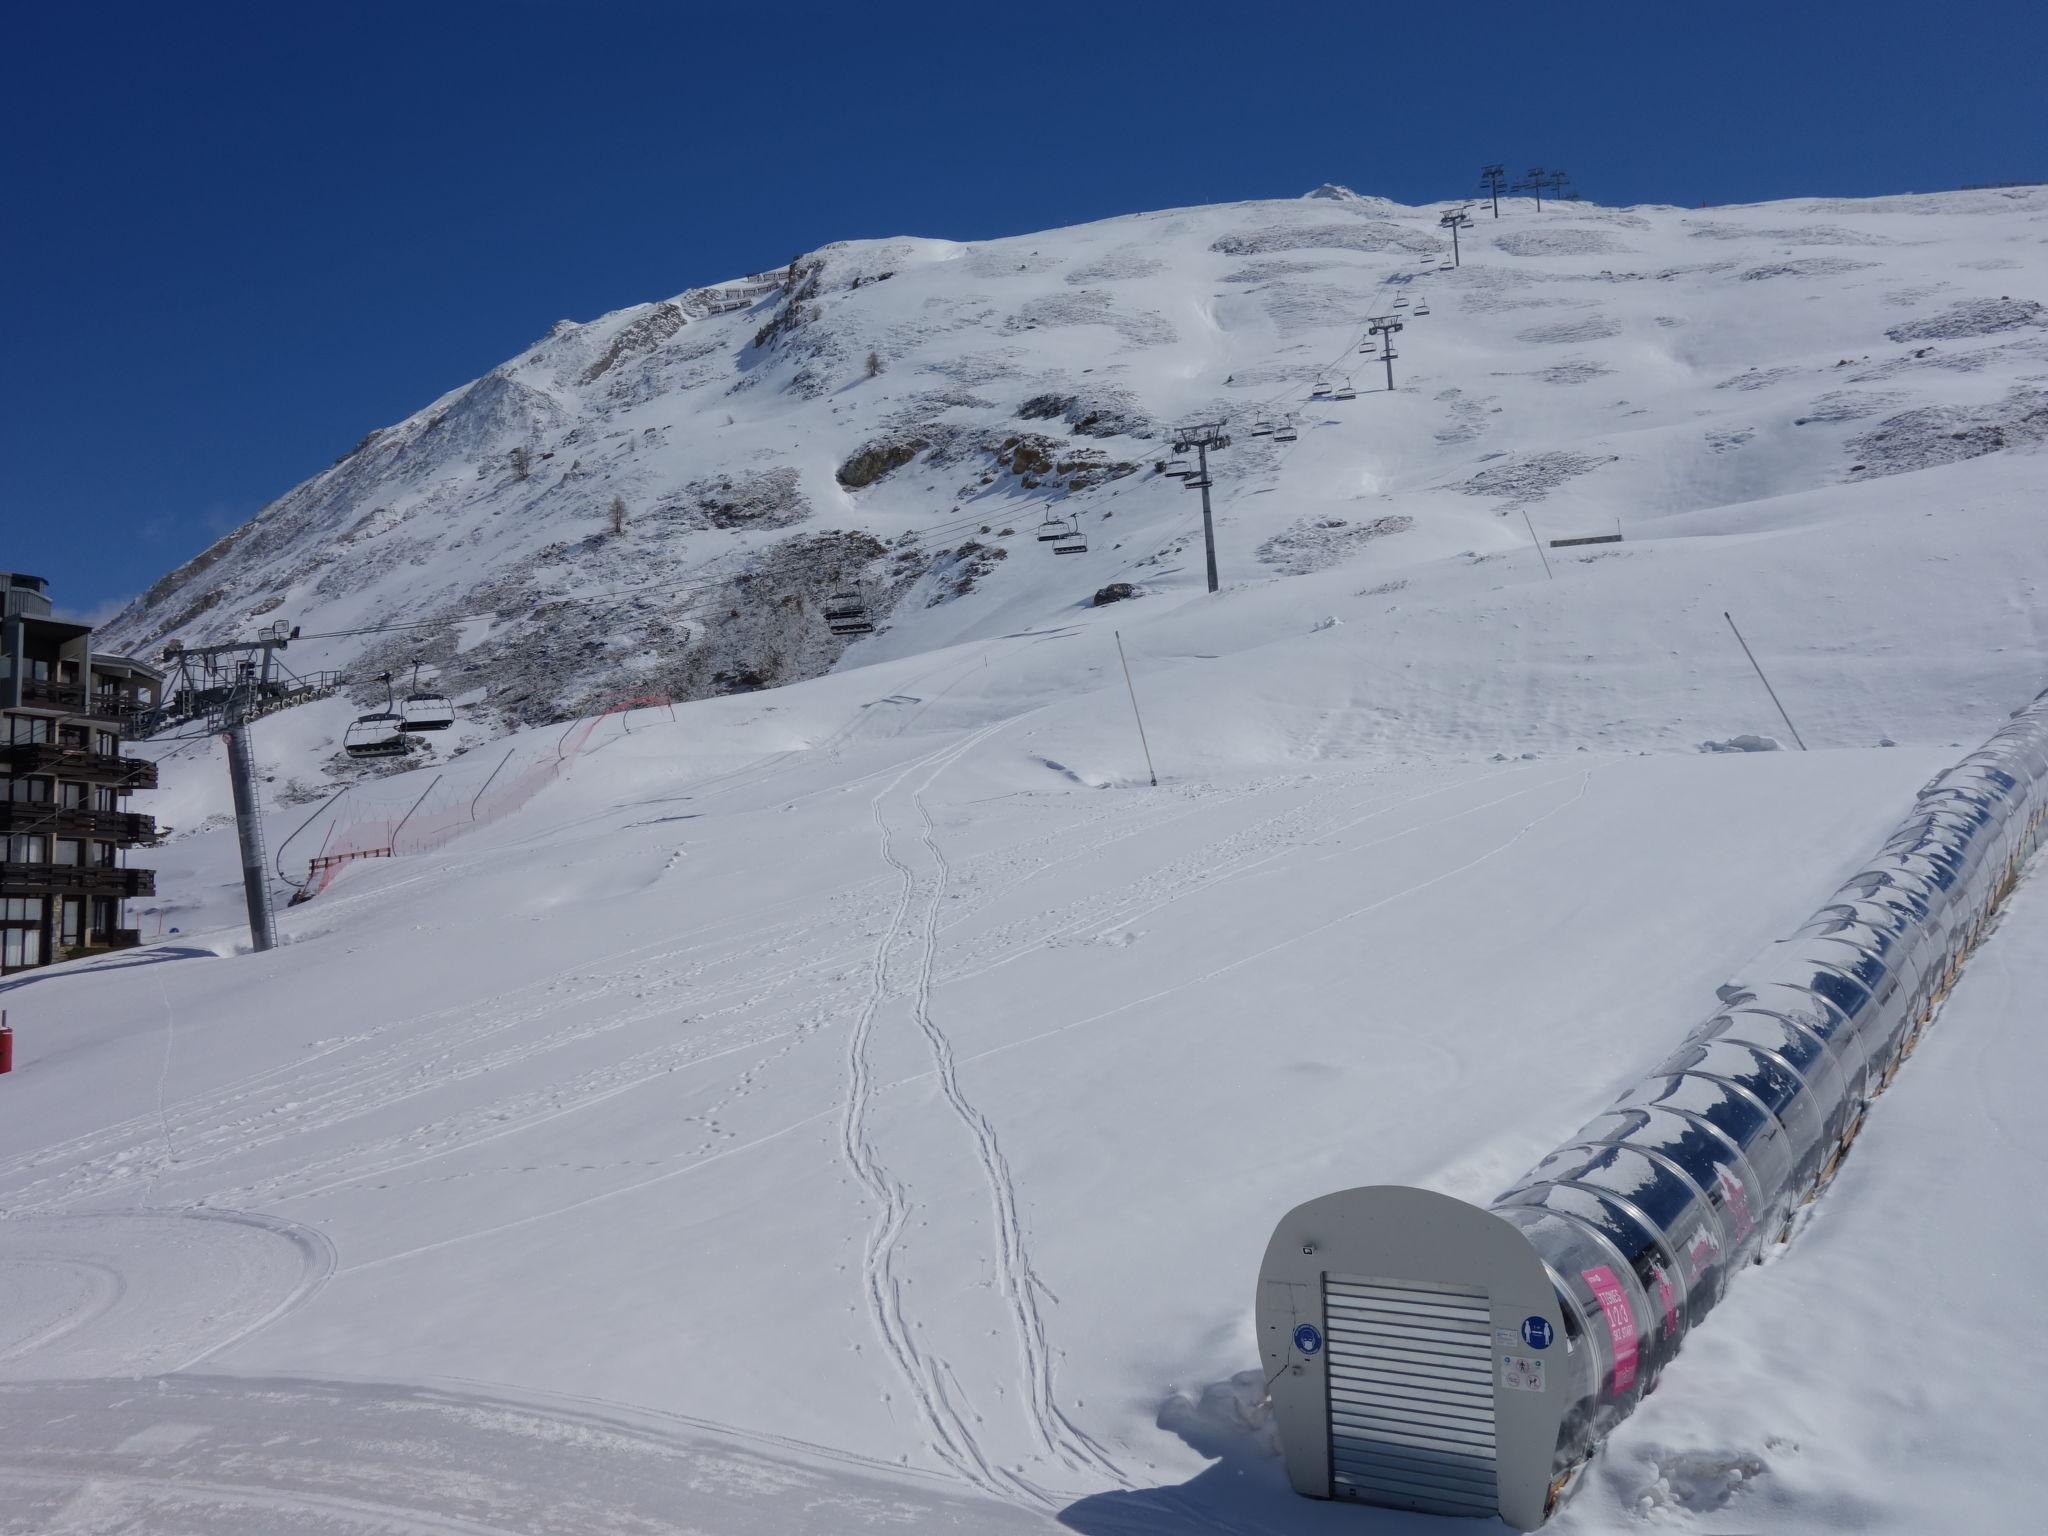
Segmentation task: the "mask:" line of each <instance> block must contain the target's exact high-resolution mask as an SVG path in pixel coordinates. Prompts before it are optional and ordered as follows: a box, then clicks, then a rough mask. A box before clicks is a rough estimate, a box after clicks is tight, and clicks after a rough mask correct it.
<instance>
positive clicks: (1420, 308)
mask: <svg viewBox="0 0 2048 1536" xmlns="http://www.w3.org/2000/svg"><path fill="white" fill-rule="evenodd" d="M1415 313H1417V314H1418V315H1426V314H1428V313H1429V305H1428V304H1418V305H1416V306H1415Z"/></svg>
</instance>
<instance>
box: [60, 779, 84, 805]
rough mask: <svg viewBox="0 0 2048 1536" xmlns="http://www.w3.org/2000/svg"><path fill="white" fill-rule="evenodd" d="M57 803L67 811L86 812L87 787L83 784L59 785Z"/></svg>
mask: <svg viewBox="0 0 2048 1536" xmlns="http://www.w3.org/2000/svg"><path fill="white" fill-rule="evenodd" d="M57 803H58V804H59V805H61V806H63V807H64V809H65V810H67V811H82V810H84V809H85V786H84V785H83V784H59V785H58V786H57Z"/></svg>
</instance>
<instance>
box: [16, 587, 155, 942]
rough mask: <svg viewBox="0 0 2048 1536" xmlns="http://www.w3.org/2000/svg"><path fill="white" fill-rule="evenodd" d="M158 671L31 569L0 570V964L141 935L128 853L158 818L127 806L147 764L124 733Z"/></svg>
mask: <svg viewBox="0 0 2048 1536" xmlns="http://www.w3.org/2000/svg"><path fill="white" fill-rule="evenodd" d="M162 684H163V674H162V673H161V672H159V671H158V670H157V669H156V668H155V667H152V666H149V665H148V664H146V663H144V662H141V661H136V660H133V659H131V658H128V657H123V656H111V655H105V654H102V653H99V652H96V651H94V650H93V648H92V627H91V626H90V625H87V624H76V623H71V622H68V621H66V620H62V619H58V618H55V617H53V616H52V609H51V603H50V596H49V584H48V583H47V582H45V581H44V580H43V579H42V578H41V577H40V576H26V575H21V574H18V573H13V572H4V571H0V973H5V972H12V971H22V970H28V969H30V968H31V967H33V966H38V965H48V964H49V963H51V962H52V961H55V960H66V959H70V958H72V957H73V956H76V955H81V954H87V953H91V952H93V951H96V950H107V949H121V948H126V947H127V946H129V945H132V944H135V943H138V942H139V941H140V939H141V935H140V933H139V932H138V931H137V930H136V929H134V928H132V927H130V926H129V925H128V919H127V903H128V902H129V901H130V900H131V899H133V898H135V897H138V896H152V895H154V894H155V893H156V877H155V873H154V872H153V871H151V870H148V869H137V868H134V867H133V866H131V865H130V864H129V862H128V855H129V851H130V850H131V849H133V848H135V847H137V846H138V845H142V844H146V843H150V842H153V841H155V838H156V824H155V822H154V820H153V819H152V818H151V817H149V816H146V815H142V814H139V813H137V812H134V811H131V810H130V809H129V808H128V807H129V799H130V796H132V795H133V794H134V792H135V791H137V790H149V789H154V788H156V784H157V770H156V764H155V763H153V762H150V761H148V760H146V759H142V758H135V757H126V756H123V755H122V752H121V744H122V742H123V740H124V738H125V736H126V734H127V731H128V727H129V723H130V722H131V721H132V720H133V719H134V718H135V717H136V716H138V715H139V714H141V713H142V712H144V711H146V710H149V709H152V708H154V707H155V705H156V704H157V702H158V694H159V692H160V690H161V688H162Z"/></svg>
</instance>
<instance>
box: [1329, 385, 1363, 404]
mask: <svg viewBox="0 0 2048 1536" xmlns="http://www.w3.org/2000/svg"><path fill="white" fill-rule="evenodd" d="M1330 398H1331V399H1332V400H1356V399H1357V398H1358V391H1357V390H1355V389H1353V388H1352V387H1351V386H1350V385H1349V384H1346V385H1345V386H1344V387H1343V388H1342V389H1340V390H1338V391H1337V393H1336V394H1334V395H1332V396H1331V397H1330Z"/></svg>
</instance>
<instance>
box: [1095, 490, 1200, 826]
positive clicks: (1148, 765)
mask: <svg viewBox="0 0 2048 1536" xmlns="http://www.w3.org/2000/svg"><path fill="white" fill-rule="evenodd" d="M1204 494H1205V496H1206V493H1204ZM1211 590H1214V589H1213V588H1212V589H1211ZM1113 633H1114V634H1115V635H1116V659H1117V660H1118V661H1120V662H1122V663H1123V664H1124V687H1126V688H1128V689H1129V690H1130V693H1131V718H1132V719H1134V720H1136V721H1137V722H1138V745H1139V746H1141V747H1143V748H1144V749H1145V771H1146V772H1147V773H1149V774H1151V775H1152V787H1153V788H1154V789H1157V788H1158V787H1159V770H1158V769H1157V768H1154V767H1153V766H1152V745H1151V743H1150V742H1148V741H1146V740H1145V717H1144V716H1143V715H1141V714H1139V713H1138V689H1137V685H1136V684H1134V683H1133V682H1132V681H1131V660H1130V658H1129V657H1128V656H1126V655H1124V632H1123V631H1122V630H1120V629H1119V630H1115V631H1113Z"/></svg>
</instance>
